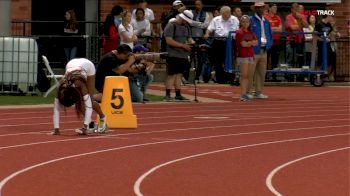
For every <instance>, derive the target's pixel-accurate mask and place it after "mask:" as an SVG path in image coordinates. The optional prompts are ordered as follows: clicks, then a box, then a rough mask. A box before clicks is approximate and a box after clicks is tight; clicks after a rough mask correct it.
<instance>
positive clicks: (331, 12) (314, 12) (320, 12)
mask: <svg viewBox="0 0 350 196" xmlns="http://www.w3.org/2000/svg"><path fill="white" fill-rule="evenodd" d="M304 15H318V16H324V15H328V16H334V10H305V11H304Z"/></svg>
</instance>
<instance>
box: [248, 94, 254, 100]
mask: <svg viewBox="0 0 350 196" xmlns="http://www.w3.org/2000/svg"><path fill="white" fill-rule="evenodd" d="M246 96H247V97H248V98H249V99H254V96H253V95H252V94H250V93H247V94H246Z"/></svg>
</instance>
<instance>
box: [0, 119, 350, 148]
mask: <svg viewBox="0 0 350 196" xmlns="http://www.w3.org/2000/svg"><path fill="white" fill-rule="evenodd" d="M234 126H235V125H233V126H215V127H196V128H186V129H169V130H163V131H161V132H162V133H163V132H176V131H188V130H203V129H208V128H212V129H215V130H218V129H220V128H228V127H234ZM248 126H249V125H248ZM341 127H350V125H337V126H324V127H306V128H293V129H277V130H270V131H253V132H241V133H232V134H224V135H217V136H210V137H208V138H213V137H227V136H239V135H251V134H264V133H277V132H287V131H302V130H309V129H330V128H341ZM112 131H113V130H112ZM152 133H155V132H153V131H150V132H139V133H137V134H136V133H125V134H116V135H105V136H96V137H84V138H74V139H65V140H53V141H52V140H50V141H42V142H35V143H26V144H18V145H12V146H4V147H0V150H5V149H10V148H19V147H27V146H34V145H40V144H50V143H59V142H69V141H79V140H89V139H102V138H104V139H106V138H107V139H109V138H114V137H118V139H130V138H123V137H121V136H131V135H142V134H152ZM156 133H159V132H156ZM161 140H164V139H162V138H161ZM166 140H172V141H173V140H177V139H171V138H166Z"/></svg>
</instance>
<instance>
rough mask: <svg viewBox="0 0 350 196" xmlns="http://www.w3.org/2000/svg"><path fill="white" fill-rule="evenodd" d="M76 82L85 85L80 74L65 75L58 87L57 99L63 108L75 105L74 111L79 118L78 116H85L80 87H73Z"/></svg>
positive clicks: (76, 72)
mask: <svg viewBox="0 0 350 196" xmlns="http://www.w3.org/2000/svg"><path fill="white" fill-rule="evenodd" d="M76 81H80V82H82V83H83V84H85V85H86V79H85V78H84V77H83V76H82V75H81V74H80V72H78V71H73V72H71V73H68V74H66V75H65V76H64V78H63V79H62V81H61V83H60V85H59V87H58V91H57V98H58V100H59V102H60V103H61V104H62V105H63V106H65V107H70V106H72V105H73V104H75V111H76V113H77V116H78V117H80V115H84V114H85V103H84V95H83V93H82V88H81V86H80V85H78V86H76V85H75V82H76Z"/></svg>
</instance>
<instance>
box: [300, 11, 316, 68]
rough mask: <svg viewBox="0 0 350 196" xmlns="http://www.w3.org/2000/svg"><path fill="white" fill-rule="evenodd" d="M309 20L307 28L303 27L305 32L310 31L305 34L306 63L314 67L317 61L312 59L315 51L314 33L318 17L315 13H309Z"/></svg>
mask: <svg viewBox="0 0 350 196" xmlns="http://www.w3.org/2000/svg"><path fill="white" fill-rule="evenodd" d="M307 22H308V23H309V26H308V27H307V28H303V31H304V33H309V34H305V65H307V66H310V67H314V66H315V62H311V60H312V53H314V52H315V50H314V48H315V47H316V46H314V44H313V40H314V39H313V38H314V36H313V34H311V33H313V32H314V31H315V25H316V17H315V15H309V16H308V17H307Z"/></svg>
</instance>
